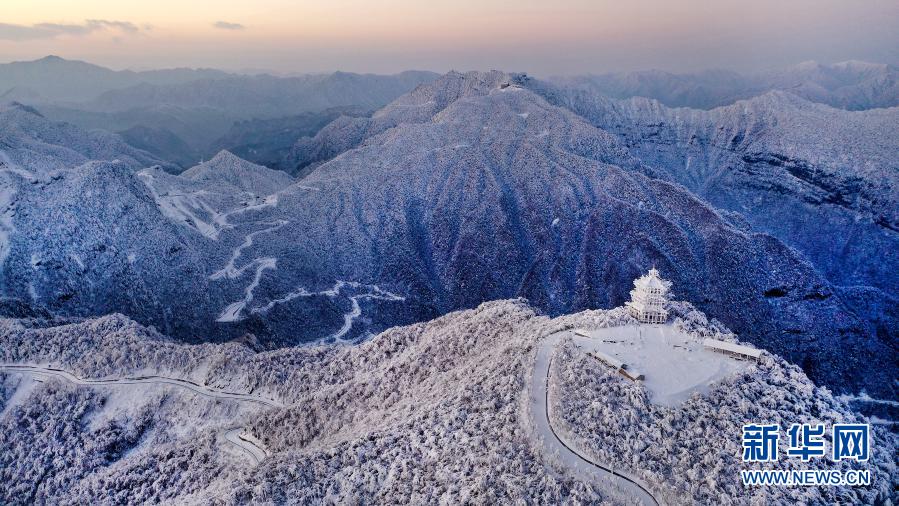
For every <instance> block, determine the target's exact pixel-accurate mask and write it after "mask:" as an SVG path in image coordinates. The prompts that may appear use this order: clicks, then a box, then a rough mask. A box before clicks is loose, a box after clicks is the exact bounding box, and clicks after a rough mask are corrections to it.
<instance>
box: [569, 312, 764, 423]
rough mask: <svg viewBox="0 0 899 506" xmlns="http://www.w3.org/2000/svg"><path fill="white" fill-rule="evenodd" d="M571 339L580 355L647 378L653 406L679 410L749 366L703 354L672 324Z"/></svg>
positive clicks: (606, 330)
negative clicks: (590, 354) (616, 363)
mask: <svg viewBox="0 0 899 506" xmlns="http://www.w3.org/2000/svg"><path fill="white" fill-rule="evenodd" d="M586 333H587V334H588V335H589V336H590V337H582V336H578V335H574V334H572V336H573V341H574V343H575V344H576V345H577V346H579V347H580V348H581V349H582V350H584V351H595V350H598V351H601V352H603V353H606V354H608V355H611V356H612V357H614V358H617V359H619V360H621V361H622V362H624V363H625V364H627V365H628V368H632V369H636V370H638V371H640V372H641V373H643V374H645V375H646V379H645V380H644V381H643V385H644V386H645V387H646V389H647V390H649V392H650V394H651V399H652V402H653V403H655V404H660V405H662V406H669V407H673V406H677V405H679V404H681V403H683V402H684V401H686V400H687V399H689V398H690V396H691V395H692V394H693V393H694V392H700V393H705V392H708V391H709V390H710V389H711V387H712V385H714V384H715V383H717V382H718V381H720V380H721V379H723V378H724V377H726V376H728V375H730V374H732V373H735V372H737V371H742V370H743V369H745V368H746V367H748V365H749V364H748V363H747V362H743V361H740V360H736V359H733V358H730V357H728V356H726V355H722V354H720V353H715V352H713V351H710V350H707V349H705V347H704V346H703V345H702V343H701V342H700V341H699V340H698V339H696V338H694V337H693V336H690V335H689V334H686V333H684V332H681V331H680V330H678V329H676V328H675V327H674V326H672V325H629V326H626V327H609V328H602V329H597V330H590V331H587V332H586Z"/></svg>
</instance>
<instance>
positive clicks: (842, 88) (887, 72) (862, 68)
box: [551, 61, 899, 111]
mask: <svg viewBox="0 0 899 506" xmlns="http://www.w3.org/2000/svg"><path fill="white" fill-rule="evenodd" d="M551 81H553V82H555V83H557V84H560V85H563V86H566V87H572V86H573V87H578V88H581V89H585V90H591V91H594V92H597V93H599V94H602V95H606V96H608V97H610V98H631V97H645V98H653V99H656V100H658V101H659V102H661V103H663V104H665V105H667V106H669V107H693V108H699V109H711V108H714V107H719V106H724V105H730V104H732V103H734V102H735V101H737V100H741V99H747V98H752V97H755V96H759V95H763V94H765V93H767V92H769V91H772V90H782V91H789V92H790V93H792V94H794V95H797V96H800V97H803V98H805V99H807V100H810V101H812V102H819V103H822V104H828V105H831V106H833V107H838V108H841V109H848V110H852V111H855V110H864V109H873V108H880V107H895V106H897V105H899V68H897V67H895V66H892V65H887V64H879V63H867V62H859V61H845V62H840V63H834V64H830V65H826V64H821V63H818V62H813V61H810V62H804V63H800V64H798V65H795V66H792V67H787V68H783V69H774V70H768V71H765V72H758V73H754V74H745V75H744V74H738V73H736V72H732V71H726V70H711V71H705V72H697V73H692V74H674V73H670V72H663V71H659V70H650V71H642V72H631V73H624V74H601V75H588V76H577V77H558V78H553V79H551Z"/></svg>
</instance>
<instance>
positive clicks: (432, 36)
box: [0, 0, 899, 74]
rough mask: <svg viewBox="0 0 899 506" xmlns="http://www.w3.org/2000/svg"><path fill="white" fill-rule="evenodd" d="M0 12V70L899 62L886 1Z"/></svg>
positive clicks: (101, 6)
mask: <svg viewBox="0 0 899 506" xmlns="http://www.w3.org/2000/svg"><path fill="white" fill-rule="evenodd" d="M0 13H2V16H0V20H2V21H0V60H2V61H10V60H17V59H33V58H38V57H41V56H44V55H46V54H57V55H59V56H63V57H66V58H78V59H84V60H88V61H91V62H95V63H99V64H104V65H107V66H111V67H114V68H125V67H131V68H148V67H170V66H208V67H219V68H229V69H272V70H277V71H284V72H318V71H330V70H350V71H371V72H394V71H399V70H403V69H408V68H421V69H431V70H437V71H445V70H448V69H450V68H456V69H472V68H479V69H486V68H502V69H506V70H524V71H530V72H532V73H536V74H546V73H584V72H600V71H605V70H631V69H638V68H663V69H667V70H695V69H699V68H709V67H724V68H735V69H748V68H763V67H771V66H776V65H783V64H787V63H795V62H798V61H802V60H808V59H817V60H821V61H835V60H844V59H868V60H874V61H886V62H889V63H896V62H897V60H899V54H897V51H899V35H897V33H899V2H896V1H882V0H870V1H863V2H854V1H838V0H817V1H813V0H793V1H783V0H758V1H754V2H737V1H730V0H719V1H700V0H680V1H677V2H673V1H648V0H630V1H628V2H622V1H607V0H593V1H586V0H567V1H555V2H548V1H539V2H538V1H533V0H519V1H516V2H510V1H496V0H482V1H471V0H455V1H446V0H431V1H428V2H422V1H420V0H418V1H408V0H385V1H373V0H370V1H362V0H330V1H325V0H311V1H310V0H307V1H296V0H292V1H290V0H253V1H239V2H238V1H212V0H193V1H184V0H178V1H175V0H153V1H135V0H130V1H122V0H118V1H113V0H3V4H2V7H0ZM216 24H218V25H219V26H218V27H217V26H216Z"/></svg>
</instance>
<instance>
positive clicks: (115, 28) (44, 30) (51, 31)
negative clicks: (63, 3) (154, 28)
mask: <svg viewBox="0 0 899 506" xmlns="http://www.w3.org/2000/svg"><path fill="white" fill-rule="evenodd" d="M106 30H109V31H112V32H116V33H118V34H136V33H138V32H140V31H141V29H140V28H139V27H138V26H137V25H135V24H134V23H131V22H128V21H109V20H106V19H88V20H86V21H85V22H84V23H81V24H73V23H36V24H33V25H13V24H9V23H0V40H19V41H21V40H35V39H55V38H56V37H59V36H61V35H68V36H72V37H82V36H85V35H88V34H91V33H94V32H100V31H106Z"/></svg>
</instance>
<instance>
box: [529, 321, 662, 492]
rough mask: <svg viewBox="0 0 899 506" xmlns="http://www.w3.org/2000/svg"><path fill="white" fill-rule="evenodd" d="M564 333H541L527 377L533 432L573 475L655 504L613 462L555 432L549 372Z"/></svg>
mask: <svg viewBox="0 0 899 506" xmlns="http://www.w3.org/2000/svg"><path fill="white" fill-rule="evenodd" d="M565 335H567V331H565V332H557V333H555V334H551V335H549V336H546V337H544V338H543V339H542V340H541V341H540V343H539V344H538V348H537V359H536V361H535V363H534V371H533V375H532V377H531V398H530V403H529V404H530V406H529V407H530V414H531V418H532V422H533V423H534V427H535V429H536V431H537V433H538V434H539V435H540V436H542V439H543V443H544V444H545V445H546V446H547V449H548V450H549V451H550V452H552V453H554V454H556V455H557V456H558V457H559V460H560V461H561V462H562V464H563V465H564V466H565V467H566V468H567V469H568V470H569V471H570V472H571V473H572V474H573V475H574V476H576V477H577V478H579V479H581V480H584V481H602V482H605V483H611V484H612V485H613V486H614V487H616V488H617V489H618V492H620V493H621V494H622V495H624V496H626V497H632V498H634V501H635V502H639V503H641V504H644V505H650V506H658V505H659V501H658V500H656V498H655V497H654V496H653V495H652V493H650V492H649V489H648V487H647V486H645V485H643V484H641V483H639V481H638V480H637V479H636V478H635V477H633V476H630V475H628V474H626V473H624V472H622V471H618V470H615V467H614V464H612V463H607V462H598V461H596V460H593V458H592V457H589V456H587V455H586V454H585V453H584V452H582V451H580V450H578V449H577V446H576V445H575V444H573V443H572V442H571V441H568V440H567V439H566V438H565V437H564V436H562V435H561V434H559V433H558V432H557V431H556V430H555V428H554V427H553V424H552V419H551V418H550V412H549V406H550V403H549V374H550V366H551V365H552V358H553V351H554V350H555V349H556V347H557V346H558V344H559V342H561V340H562V338H563V337H564V336H565Z"/></svg>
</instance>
